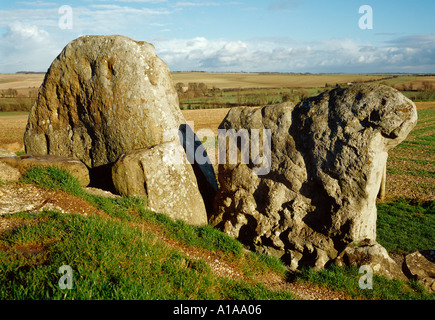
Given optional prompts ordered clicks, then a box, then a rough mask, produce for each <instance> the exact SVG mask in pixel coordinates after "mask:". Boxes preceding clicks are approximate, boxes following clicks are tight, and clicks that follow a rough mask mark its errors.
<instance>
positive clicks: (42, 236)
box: [0, 167, 295, 300]
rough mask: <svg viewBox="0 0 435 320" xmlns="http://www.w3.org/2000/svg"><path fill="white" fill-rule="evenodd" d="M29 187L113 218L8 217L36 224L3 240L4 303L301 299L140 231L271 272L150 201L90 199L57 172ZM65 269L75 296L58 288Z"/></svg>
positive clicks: (218, 235)
mask: <svg viewBox="0 0 435 320" xmlns="http://www.w3.org/2000/svg"><path fill="white" fill-rule="evenodd" d="M22 183H37V184H39V185H41V186H44V187H46V188H52V189H61V190H64V191H67V192H69V193H71V194H74V195H77V196H81V197H83V198H85V199H86V200H88V201H89V202H90V203H92V204H94V205H96V206H97V207H99V208H100V209H104V210H105V211H106V212H107V213H109V215H110V218H109V219H108V218H106V219H105V218H102V217H99V216H88V217H84V216H81V215H77V214H63V213H59V212H53V211H43V212H39V213H32V214H28V213H17V214H14V215H12V216H10V217H4V218H2V219H22V220H27V221H29V222H30V223H28V224H25V225H24V226H22V227H20V228H18V229H16V230H14V231H10V232H6V233H3V234H2V235H1V237H0V284H1V285H0V299H141V300H147V299H153V300H155V299H238V300H244V299H257V300H258V299H295V297H294V296H293V295H291V294H290V293H288V292H284V291H273V290H270V289H268V288H266V287H265V286H264V285H263V284H261V283H258V282H256V281H252V282H251V283H247V282H244V281H243V280H232V279H229V278H222V277H218V276H216V275H215V274H214V273H213V272H212V271H211V269H210V267H209V265H208V263H206V262H205V261H204V260H202V259H193V258H190V257H188V256H187V255H186V254H184V253H183V252H182V251H181V250H179V249H177V248H171V247H170V246H167V245H166V244H165V243H164V242H163V241H161V240H159V239H158V238H157V237H156V235H154V234H153V233H144V232H143V231H141V228H138V227H132V226H133V223H136V224H140V223H144V224H147V225H149V224H155V225H157V226H159V228H160V230H161V231H163V232H164V234H165V235H166V236H168V237H170V238H172V239H175V240H177V241H180V242H182V243H183V244H184V245H186V246H190V247H195V248H202V249H204V250H208V251H210V252H213V253H214V254H218V255H221V256H222V257H227V258H228V257H230V258H231V259H233V260H234V261H236V262H238V263H240V264H241V265H243V264H246V266H245V268H247V269H249V268H254V267H255V268H256V269H257V270H256V274H258V273H259V272H267V271H268V270H270V268H269V267H268V266H267V265H266V264H264V265H263V264H262V262H261V259H260V260H259V259H254V258H249V257H248V258H247V259H244V258H243V257H242V250H243V248H242V245H241V244H240V243H239V242H237V241H236V240H234V239H232V238H230V237H228V236H226V235H225V234H223V233H222V232H220V231H218V230H216V229H214V228H212V227H210V226H204V227H194V226H189V225H186V224H185V223H182V222H180V221H175V222H174V221H172V220H171V219H169V218H168V217H166V216H164V215H161V214H157V213H153V212H150V211H146V210H144V209H143V207H144V206H143V204H144V202H143V201H144V200H143V199H139V198H121V199H109V198H102V197H99V196H93V195H89V194H87V193H86V192H85V191H83V189H81V188H80V186H79V184H78V182H77V180H76V179H74V178H73V177H71V176H70V175H69V174H68V173H66V172H64V171H63V170H60V169H57V168H54V167H44V168H38V167H34V168H32V169H30V170H29V171H28V173H27V174H26V175H25V176H24V178H23V179H22ZM248 264H249V266H248ZM62 265H69V266H71V268H72V269H73V289H72V290H61V289H60V288H59V286H58V281H59V279H60V277H61V275H60V274H59V273H58V270H59V267H61V266H62ZM281 271H283V270H281Z"/></svg>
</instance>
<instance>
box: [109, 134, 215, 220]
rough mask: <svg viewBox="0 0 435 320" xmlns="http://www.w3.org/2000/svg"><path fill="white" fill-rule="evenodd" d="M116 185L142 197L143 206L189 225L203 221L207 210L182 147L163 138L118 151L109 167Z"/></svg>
mask: <svg viewBox="0 0 435 320" xmlns="http://www.w3.org/2000/svg"><path fill="white" fill-rule="evenodd" d="M112 177H113V182H114V184H115V187H116V189H117V190H118V191H119V193H120V194H121V195H124V196H139V197H146V199H147V207H148V208H149V209H150V210H153V211H155V212H161V213H165V214H167V215H168V216H169V217H171V218H173V219H181V220H183V221H185V222H187V223H188V224H192V225H205V224H207V212H206V209H205V206H204V202H203V201H202V199H201V193H200V192H199V189H198V184H197V182H196V179H195V174H194V172H193V168H192V165H191V164H190V163H188V162H187V159H186V157H185V153H184V150H183V147H182V146H181V145H180V144H179V143H177V142H166V143H162V144H159V145H157V146H155V147H151V148H145V149H137V150H132V151H129V152H127V153H126V154H124V155H122V156H121V157H120V158H119V160H118V161H117V162H116V163H115V165H114V166H113V167H112Z"/></svg>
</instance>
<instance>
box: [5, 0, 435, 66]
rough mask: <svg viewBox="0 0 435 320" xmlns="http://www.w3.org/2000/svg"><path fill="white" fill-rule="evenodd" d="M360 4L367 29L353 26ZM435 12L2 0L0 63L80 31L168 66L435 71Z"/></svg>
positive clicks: (399, 7)
mask: <svg viewBox="0 0 435 320" xmlns="http://www.w3.org/2000/svg"><path fill="white" fill-rule="evenodd" d="M63 5H67V6H69V7H70V8H71V10H72V11H71V13H72V20H71V21H72V27H71V29H69V28H67V29H65V28H60V27H59V20H60V19H62V17H63V14H62V13H59V8H60V7H61V6H63ZM363 5H369V6H371V8H372V9H373V29H361V28H360V27H359V20H360V18H361V17H362V16H363V14H360V13H359V8H360V7H361V6H363ZM434 12H435V1H432V0H430V1H428V0H413V1H404V0H396V1H393V0H331V1H325V0H250V1H243V0H239V1H238V0H234V1H232V0H224V1H217V0H205V1H200V0H185V1H183V0H179V1H177V0H175V1H172V0H117V1H105V0H82V1H56V0H39V1H3V0H2V2H1V3H0V72H2V73H6V72H16V71H20V70H32V71H46V70H47V68H48V67H49V66H50V63H51V62H52V60H53V59H54V58H55V57H56V56H57V55H58V54H59V53H60V51H61V50H62V49H63V47H64V46H65V45H66V44H67V43H68V42H70V41H71V40H73V39H75V38H77V37H79V36H81V35H85V34H122V35H125V36H128V37H131V38H133V39H135V40H142V41H147V42H150V43H152V44H154V46H155V47H156V51H157V54H158V55H159V56H160V57H161V58H162V59H163V60H164V61H165V62H166V63H167V64H168V66H169V68H170V69H171V70H172V71H189V70H197V71H199V70H203V71H213V72H219V71H232V72H239V71H249V72H255V71H277V72H313V73H317V72H360V73H365V72H425V73H435V19H434V18H433V14H434ZM62 21H65V20H62Z"/></svg>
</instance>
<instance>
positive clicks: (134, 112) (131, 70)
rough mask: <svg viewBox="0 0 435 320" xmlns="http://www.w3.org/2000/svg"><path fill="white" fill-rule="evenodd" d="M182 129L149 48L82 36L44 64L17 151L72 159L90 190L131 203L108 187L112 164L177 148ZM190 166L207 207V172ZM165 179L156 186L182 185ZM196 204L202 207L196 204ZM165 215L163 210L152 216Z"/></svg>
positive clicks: (166, 76) (210, 194)
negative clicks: (170, 145)
mask: <svg viewBox="0 0 435 320" xmlns="http://www.w3.org/2000/svg"><path fill="white" fill-rule="evenodd" d="M185 122H186V121H185V119H184V117H183V115H182V113H181V111H180V109H179V106H178V96H177V93H176V91H175V87H174V85H173V83H172V80H171V76H170V73H169V69H168V67H167V65H166V64H165V63H164V62H163V61H162V60H161V59H160V58H159V57H157V55H156V53H155V50H154V47H153V46H152V45H151V44H149V43H146V42H142V41H133V40H131V39H129V38H127V37H124V36H83V37H80V38H78V39H76V40H74V41H72V42H70V43H69V44H68V45H67V46H66V47H65V48H64V49H63V51H62V52H61V53H60V54H59V56H58V57H57V58H56V59H55V60H54V61H53V63H52V64H51V66H50V68H49V70H48V72H47V74H46V76H45V79H44V82H43V84H42V86H41V88H40V91H39V95H38V99H37V102H36V104H35V105H34V106H33V108H32V110H31V112H30V116H29V121H28V124H27V127H26V132H25V135H24V143H25V147H26V152H27V153H28V154H31V155H46V154H49V155H59V156H64V157H73V158H76V159H79V160H81V161H82V162H83V163H84V164H86V166H87V167H88V168H90V177H91V186H97V187H100V188H104V189H106V190H110V191H118V192H120V193H123V194H124V195H127V196H130V195H135V192H130V190H131V189H129V188H128V189H126V190H124V189H119V190H117V189H116V187H115V186H114V185H113V182H112V180H113V179H112V177H111V173H112V165H113V163H115V162H116V161H117V160H118V158H119V157H120V156H121V155H123V154H125V153H128V152H130V151H131V150H135V149H147V148H152V147H156V146H159V145H161V144H164V143H166V142H177V143H178V142H179V141H180V136H181V135H182V134H181V132H182V131H183V128H184V127H185ZM179 132H180V134H179ZM196 149H197V147H195V149H194V150H192V153H193V152H194V151H196ZM180 156H181V157H184V158H186V154H183V155H180ZM187 156H191V155H190V154H188V155H187ZM147 165H150V167H149V168H146V172H147V174H148V175H151V174H152V173H151V172H152V171H153V170H155V172H154V174H156V175H157V173H158V170H159V168H158V167H157V166H156V164H153V163H151V162H148V163H147ZM192 165H193V166H194V168H195V173H196V174H197V175H198V184H200V187H201V192H202V193H203V197H204V199H206V200H208V201H206V202H207V205H208V207H210V203H211V200H210V199H214V195H215V193H216V191H217V184H216V177H215V175H214V172H213V168H212V167H211V165H210V166H206V165H198V164H197V163H196V162H195V161H192ZM126 170H127V169H126ZM159 178H163V177H159ZM164 178H165V179H166V180H162V181H159V184H161V185H162V184H164V183H167V184H169V185H173V184H174V183H181V182H180V181H179V180H177V179H178V178H179V177H178V176H176V175H175V176H165V177H164ZM189 179H192V181H188V182H186V185H185V186H183V188H187V187H188V186H189V187H190V186H191V184H197V180H196V178H195V176H194V175H193V176H191V175H189ZM116 183H117V186H122V185H123V183H124V184H129V185H136V184H137V183H138V182H137V181H125V182H120V177H119V176H118V177H117V178H116ZM152 185H153V184H152V183H150V184H149V188H148V189H147V194H148V197H149V198H150V199H154V197H152V196H151V194H152V193H153V192H154V191H156V192H157V191H159V190H162V189H161V188H160V189H158V190H152V188H151V187H152ZM197 189H198V186H196V190H195V191H192V193H193V194H194V193H195V192H197V191H198V190H197ZM169 196H170V195H169V194H168V195H166V197H169ZM150 201H151V202H152V201H153V200H150ZM166 201H169V200H168V198H167V199H166ZM180 201H182V200H180ZM196 201H197V202H201V203H202V202H203V200H202V198H201V197H199V198H198V199H197V200H196ZM189 205H190V204H186V206H189ZM202 205H203V203H202ZM169 207H170V206H169V202H168V205H167V206H164V207H160V206H155V209H156V210H160V209H162V208H164V209H165V210H169ZM192 208H193V207H192ZM192 208H185V209H186V210H187V209H188V210H191V209H192ZM178 209H180V210H181V211H182V212H184V211H183V209H181V207H179V208H178ZM198 214H199V215H201V214H202V212H200V213H198ZM201 221H202V220H201ZM201 223H202V222H201Z"/></svg>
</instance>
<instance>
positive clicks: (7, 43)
mask: <svg viewBox="0 0 435 320" xmlns="http://www.w3.org/2000/svg"><path fill="white" fill-rule="evenodd" d="M57 54H59V45H58V44H56V42H55V41H54V39H53V38H52V37H51V36H50V34H49V33H48V32H47V31H45V30H43V29H41V28H38V27H37V26H35V25H29V24H23V23H20V22H15V23H12V24H10V26H9V28H8V30H7V32H6V34H5V35H4V36H3V37H2V38H1V51H0V72H16V71H20V70H21V71H22V70H26V71H46V70H47V68H48V66H49V65H50V64H51V62H52V60H53V59H54V58H55V57H56V55H57Z"/></svg>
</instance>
